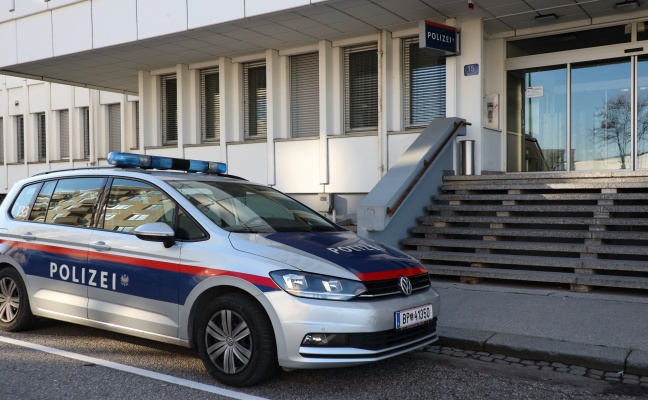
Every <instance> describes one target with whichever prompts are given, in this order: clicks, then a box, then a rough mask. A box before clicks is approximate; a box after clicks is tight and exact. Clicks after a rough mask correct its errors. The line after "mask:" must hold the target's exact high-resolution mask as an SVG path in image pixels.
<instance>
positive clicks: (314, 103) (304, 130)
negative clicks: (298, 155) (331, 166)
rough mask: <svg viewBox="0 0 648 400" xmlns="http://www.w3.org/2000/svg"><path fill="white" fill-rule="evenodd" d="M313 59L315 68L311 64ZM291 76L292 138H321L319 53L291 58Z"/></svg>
mask: <svg viewBox="0 0 648 400" xmlns="http://www.w3.org/2000/svg"><path fill="white" fill-rule="evenodd" d="M313 59H314V64H315V65H314V66H313V65H310V64H309V63H313ZM313 69H314V71H313ZM313 72H314V74H313ZM313 75H314V76H313ZM289 76H290V77H289V82H290V136H291V137H293V138H301V137H313V136H319V134H320V114H319V110H320V107H319V104H320V103H319V94H320V90H319V89H320V88H319V52H310V53H304V54H298V55H294V56H290V59H289ZM304 120H305V122H302V121H304Z"/></svg>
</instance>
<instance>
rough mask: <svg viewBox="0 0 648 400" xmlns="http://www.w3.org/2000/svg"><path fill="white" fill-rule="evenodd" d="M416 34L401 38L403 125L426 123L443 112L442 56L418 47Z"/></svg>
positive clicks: (444, 94) (444, 76)
mask: <svg viewBox="0 0 648 400" xmlns="http://www.w3.org/2000/svg"><path fill="white" fill-rule="evenodd" d="M418 40H419V39H418V37H417V38H411V39H406V40H405V41H404V58H405V60H404V61H405V65H404V69H405V125H406V126H407V127H411V126H421V125H427V124H429V123H430V121H432V120H433V119H434V118H445V116H446V65H445V57H440V56H438V55H435V54H434V53H433V52H432V51H430V50H429V49H421V48H419V45H418Z"/></svg>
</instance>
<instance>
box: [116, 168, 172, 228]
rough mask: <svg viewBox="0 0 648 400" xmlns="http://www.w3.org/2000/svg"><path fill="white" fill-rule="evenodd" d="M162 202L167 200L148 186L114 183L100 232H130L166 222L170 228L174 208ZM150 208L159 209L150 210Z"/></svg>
mask: <svg viewBox="0 0 648 400" xmlns="http://www.w3.org/2000/svg"><path fill="white" fill-rule="evenodd" d="M165 200H169V198H168V197H167V196H166V195H165V194H164V193H162V192H161V191H159V190H157V189H156V188H154V187H152V186H151V185H150V184H148V183H145V182H140V181H135V180H130V179H115V180H114V181H113V184H112V187H111V188H110V194H109V195H108V206H107V208H108V209H110V213H108V214H107V216H106V217H105V218H104V220H103V229H105V230H108V231H118V232H131V231H132V230H133V229H135V228H137V227H138V226H140V225H144V224H148V223H150V222H166V223H167V224H168V225H169V226H171V227H173V223H174V216H175V204H174V203H173V202H172V201H165ZM152 205H161V207H155V208H153V209H151V208H150V207H151V206H152ZM145 210H146V211H145Z"/></svg>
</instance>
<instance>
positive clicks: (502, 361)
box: [493, 359, 511, 365]
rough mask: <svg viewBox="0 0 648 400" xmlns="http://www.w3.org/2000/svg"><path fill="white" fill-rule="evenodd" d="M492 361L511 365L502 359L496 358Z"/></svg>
mask: <svg viewBox="0 0 648 400" xmlns="http://www.w3.org/2000/svg"><path fill="white" fill-rule="evenodd" d="M493 362H494V363H496V364H504V365H511V363H509V362H506V361H504V360H498V359H495V360H493Z"/></svg>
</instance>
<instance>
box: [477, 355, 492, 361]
mask: <svg viewBox="0 0 648 400" xmlns="http://www.w3.org/2000/svg"><path fill="white" fill-rule="evenodd" d="M479 360H480V361H486V362H492V361H493V359H492V358H490V357H486V356H481V357H479Z"/></svg>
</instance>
